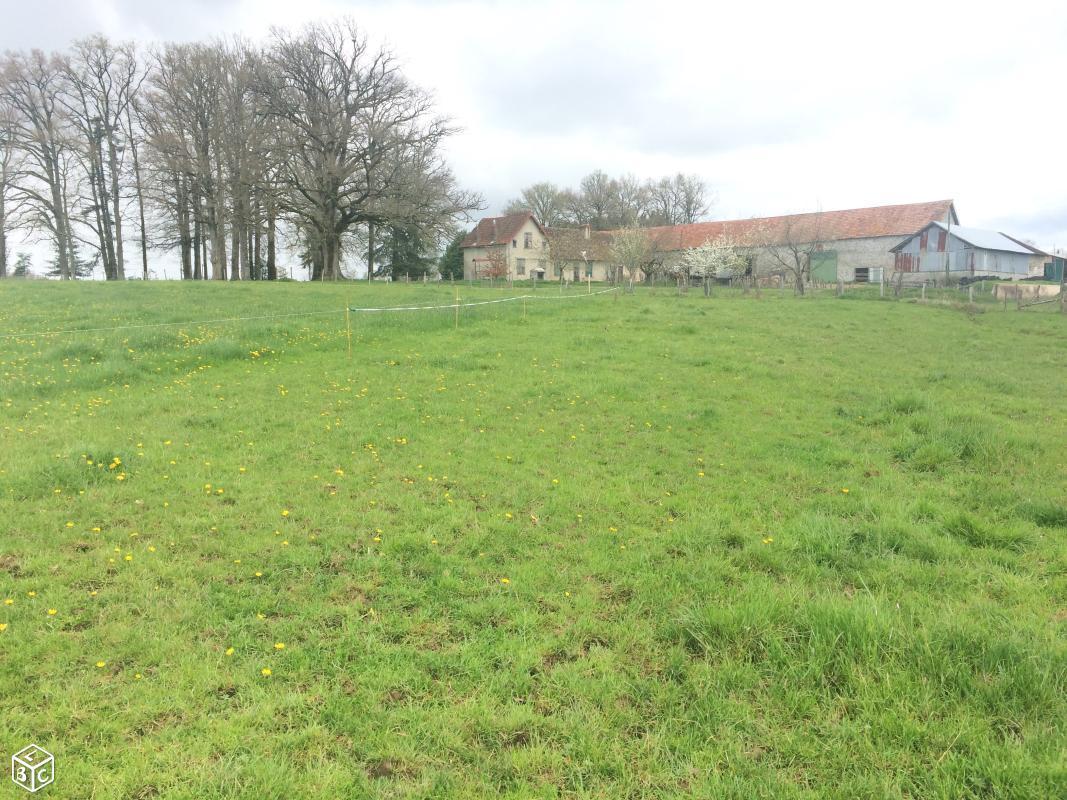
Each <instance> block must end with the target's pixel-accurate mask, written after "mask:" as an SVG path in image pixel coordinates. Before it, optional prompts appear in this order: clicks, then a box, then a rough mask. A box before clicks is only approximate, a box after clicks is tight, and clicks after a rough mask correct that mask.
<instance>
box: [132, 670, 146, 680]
mask: <svg viewBox="0 0 1067 800" xmlns="http://www.w3.org/2000/svg"><path fill="white" fill-rule="evenodd" d="M143 677H144V676H143V675H142V674H141V673H140V672H135V673H134V675H133V679H134V680H135V681H139V680H141V678H143Z"/></svg>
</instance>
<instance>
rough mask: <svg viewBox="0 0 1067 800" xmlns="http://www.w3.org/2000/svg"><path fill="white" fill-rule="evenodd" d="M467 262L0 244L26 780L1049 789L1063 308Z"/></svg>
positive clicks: (617, 788) (395, 793)
mask: <svg viewBox="0 0 1067 800" xmlns="http://www.w3.org/2000/svg"><path fill="white" fill-rule="evenodd" d="M452 291H453V290H452V289H451V288H450V287H448V286H420V285H413V286H382V285H374V286H367V285H354V284H342V285H299V284H277V285H271V284H229V285H217V284H185V285H182V284H147V285H144V284H140V283H132V282H131V283H129V284H124V285H102V284H95V283H94V284H78V285H60V284H56V283H44V282H24V283H16V282H12V281H8V282H5V283H3V284H0V301H2V302H0V334H3V335H4V338H2V339H0V404H2V413H3V418H2V421H0V432H2V444H3V446H2V447H0V517H2V520H3V528H2V530H0V598H2V599H3V605H2V606H0V625H2V626H3V627H2V630H0V695H2V697H3V704H2V706H0V728H2V730H3V731H4V742H5V746H6V747H7V750H6V751H5V752H6V753H7V754H8V755H10V754H11V753H13V752H15V751H16V750H18V749H20V748H22V747H23V746H25V745H26V744H29V743H30V742H36V743H37V744H39V745H41V746H42V747H44V748H45V749H47V750H49V751H51V752H52V753H54V754H55V758H56V776H57V777H56V782H55V784H54V785H53V786H50V787H48V788H47V789H45V790H44V791H43V792H42V794H43V795H44V796H46V797H55V798H86V797H93V798H129V799H130V800H146V799H147V798H168V800H169V799H171V798H197V800H206V799H208V798H249V800H265V799H266V798H279V799H281V798H300V797H309V798H342V797H344V798H348V797H352V798H359V797H385V798H416V797H419V798H423V797H427V798H428V797H433V798H475V797H507V798H557V797H558V798H669V797H731V798H745V799H746V800H747V799H749V798H759V797H766V798H771V797H773V798H815V797H834V798H842V799H843V800H844V799H845V798H848V799H849V800H851V799H853V798H920V797H921V798H1040V797H1053V796H1056V795H1057V794H1061V793H1062V792H1063V788H1064V786H1065V785H1067V769H1065V763H1067V731H1065V726H1067V637H1065V635H1067V415H1065V414H1064V402H1065V389H1067V348H1065V345H1064V341H1065V337H1067V317H1065V316H1063V315H1060V314H1057V313H1051V312H1049V313H1044V312H1041V311H1038V310H1035V311H1033V312H1014V313H1012V312H1000V311H998V310H996V308H995V307H991V310H987V311H985V312H984V313H973V314H967V313H963V312H961V311H959V310H957V309H954V308H950V307H947V306H946V307H935V306H931V305H920V304H917V303H913V302H893V301H890V300H885V301H879V300H877V299H874V298H873V297H868V298H866V299H861V298H859V297H856V296H852V297H846V298H841V299H837V298H834V297H833V296H832V293H829V292H827V293H824V294H819V295H817V296H815V297H809V298H804V299H795V298H793V297H791V296H783V295H781V294H779V293H777V292H766V293H764V295H763V296H762V297H761V298H756V297H754V296H752V295H741V294H739V293H733V292H730V291H724V290H717V291H716V293H715V295H714V296H713V297H712V298H710V299H706V298H704V297H702V296H700V293H699V292H694V293H692V294H690V295H688V296H684V297H678V296H676V295H675V294H674V292H673V291H665V290H660V291H658V292H657V293H655V294H651V293H649V292H648V291H641V290H639V291H638V292H637V293H636V294H635V295H620V296H617V297H616V296H615V295H614V294H605V295H598V296H594V297H588V296H586V297H577V298H573V299H566V300H560V299H558V290H556V289H555V288H550V289H547V290H546V289H543V288H542V289H540V290H538V291H539V293H540V294H541V295H542V298H543V299H538V300H529V301H527V302H525V303H523V302H521V301H518V302H511V303H500V304H494V305H486V306H479V307H475V308H470V309H464V310H463V312H462V313H461V314H460V319H459V324H458V327H457V325H456V318H455V313H454V312H453V311H452V310H444V311H428V312H409V313H404V314H353V315H352V318H351V329H352V336H351V354H349V338H348V334H347V332H346V325H345V315H344V313H341V311H340V309H342V308H344V306H345V305H346V304H351V305H354V306H393V305H408V304H434V303H448V302H451V300H452V298H453V294H452ZM574 291H576V292H579V293H580V292H584V291H585V290H584V289H575V290H574ZM553 293H555V295H556V297H555V299H552V300H549V299H548V298H549V297H551V296H552V294H553ZM507 294H508V291H507V290H489V289H472V288H468V287H462V296H463V299H464V301H474V300H483V299H484V300H488V299H500V298H502V297H504V296H507ZM306 312H316V313H314V314H310V315H309V314H306ZM284 314H292V315H294V316H277V315H284ZM296 314H300V316H295V315H296ZM237 316H245V317H259V318H256V319H247V320H244V321H240V322H213V321H207V322H204V320H221V319H228V318H232V317H237ZM197 321H200V322H197ZM170 322H180V323H181V322H184V323H185V324H177V325H160V323H170ZM135 325H145V326H148V325H151V326H155V327H130V326H135ZM120 326H125V327H122V328H121V329H118V330H111V329H114V328H119V327H120ZM71 329H96V330H91V331H89V332H81V333H64V334H58V335H50V336H39V335H31V334H34V333H35V332H41V331H52V330H71ZM14 333H18V334H20V335H18V336H9V335H8V334H14ZM0 791H2V793H3V796H5V797H7V796H15V795H14V793H16V792H19V791H21V790H18V789H16V788H15V787H14V786H12V785H10V784H7V786H6V788H5V789H3V790H0Z"/></svg>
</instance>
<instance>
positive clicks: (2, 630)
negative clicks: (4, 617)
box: [0, 622, 7, 633]
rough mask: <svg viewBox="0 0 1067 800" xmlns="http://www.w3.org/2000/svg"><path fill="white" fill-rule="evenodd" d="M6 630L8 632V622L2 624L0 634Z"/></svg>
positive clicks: (0, 624) (0, 623)
mask: <svg viewBox="0 0 1067 800" xmlns="http://www.w3.org/2000/svg"><path fill="white" fill-rule="evenodd" d="M6 630H7V623H6V622H0V633H3V632H4V631H6Z"/></svg>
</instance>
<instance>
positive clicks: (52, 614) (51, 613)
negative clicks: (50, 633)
mask: <svg viewBox="0 0 1067 800" xmlns="http://www.w3.org/2000/svg"><path fill="white" fill-rule="evenodd" d="M58 613H59V612H58V611H56V609H54V608H50V609H48V616H50V617H54V616H55V615H56V614H58Z"/></svg>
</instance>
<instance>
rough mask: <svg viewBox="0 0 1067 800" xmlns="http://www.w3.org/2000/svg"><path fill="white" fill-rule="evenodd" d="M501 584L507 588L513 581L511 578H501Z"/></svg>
mask: <svg viewBox="0 0 1067 800" xmlns="http://www.w3.org/2000/svg"><path fill="white" fill-rule="evenodd" d="M500 582H501V583H503V584H504V585H505V586H506V585H507V584H509V583H511V579H510V578H501V579H500Z"/></svg>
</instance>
